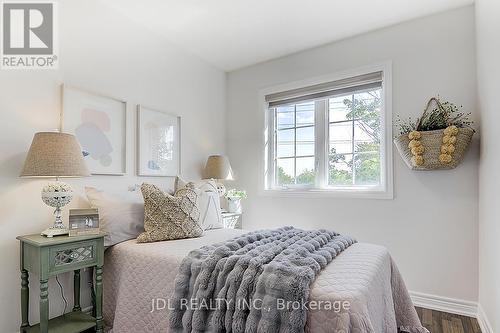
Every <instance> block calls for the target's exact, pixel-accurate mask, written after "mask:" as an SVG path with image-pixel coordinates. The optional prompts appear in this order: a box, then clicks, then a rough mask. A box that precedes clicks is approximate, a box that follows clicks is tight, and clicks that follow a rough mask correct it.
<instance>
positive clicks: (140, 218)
mask: <svg viewBox="0 0 500 333" xmlns="http://www.w3.org/2000/svg"><path fill="white" fill-rule="evenodd" d="M85 193H86V194H87V198H88V200H89V202H90V206H92V207H93V208H97V209H98V211H99V225H100V229H101V230H102V231H103V232H105V233H106V236H104V246H111V245H115V244H117V243H120V242H123V241H126V240H129V239H134V238H137V236H138V235H139V234H140V233H141V232H143V231H144V201H143V200H142V197H141V196H140V195H139V194H138V193H135V192H129V193H123V194H111V193H107V192H104V191H99V190H98V189H96V188H94V187H85Z"/></svg>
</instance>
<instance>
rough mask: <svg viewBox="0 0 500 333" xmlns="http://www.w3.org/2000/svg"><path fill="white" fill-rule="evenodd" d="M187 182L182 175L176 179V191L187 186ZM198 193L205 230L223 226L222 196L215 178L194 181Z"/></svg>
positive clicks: (201, 219)
mask: <svg viewBox="0 0 500 333" xmlns="http://www.w3.org/2000/svg"><path fill="white" fill-rule="evenodd" d="M186 184H187V182H186V181H185V180H183V179H182V178H181V177H179V176H178V177H177V178H176V179H175V191H177V190H179V189H181V188H183V187H185V186H186ZM193 185H194V188H195V190H197V193H198V200H197V206H198V209H199V210H200V225H201V227H202V228H203V230H209V229H220V228H222V227H223V224H222V215H221V209H220V196H219V192H217V184H216V183H215V181H214V180H213V179H208V180H200V181H197V182H193Z"/></svg>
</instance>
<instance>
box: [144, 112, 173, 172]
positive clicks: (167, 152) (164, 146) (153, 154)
mask: <svg viewBox="0 0 500 333" xmlns="http://www.w3.org/2000/svg"><path fill="white" fill-rule="evenodd" d="M180 129H181V119H180V117H179V116H176V115H173V114H169V113H166V112H162V111H158V110H153V109H150V108H147V107H145V106H142V105H137V133H138V136H137V140H138V141H137V153H138V154H137V155H138V160H137V164H138V165H137V174H138V175H139V176H176V175H178V174H179V170H180V137H181V136H180Z"/></svg>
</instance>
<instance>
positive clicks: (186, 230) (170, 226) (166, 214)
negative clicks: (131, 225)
mask: <svg viewBox="0 0 500 333" xmlns="http://www.w3.org/2000/svg"><path fill="white" fill-rule="evenodd" d="M141 191H142V196H143V197H144V230H145V231H144V232H143V233H142V234H140V235H139V237H137V242H139V243H147V242H156V241H162V240H172V239H181V238H192V237H199V236H201V235H202V234H203V229H202V228H201V226H200V225H199V224H198V220H199V218H200V212H199V210H198V207H197V206H196V200H197V197H198V195H197V194H196V191H195V190H194V189H193V188H190V187H186V188H183V189H181V190H179V191H177V192H175V195H173V196H172V195H170V194H168V193H165V192H163V191H162V190H160V189H159V188H158V187H156V186H154V185H152V184H146V183H144V184H142V186H141Z"/></svg>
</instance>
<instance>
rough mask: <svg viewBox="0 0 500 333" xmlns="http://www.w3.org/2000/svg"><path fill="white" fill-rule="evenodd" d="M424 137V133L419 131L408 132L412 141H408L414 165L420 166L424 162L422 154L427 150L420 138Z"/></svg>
mask: <svg viewBox="0 0 500 333" xmlns="http://www.w3.org/2000/svg"><path fill="white" fill-rule="evenodd" d="M421 137H422V134H420V132H418V131H411V132H410V133H409V134H408V139H410V142H409V143H408V148H410V150H411V154H412V155H413V157H412V158H411V163H413V165H414V166H420V165H423V164H424V156H422V154H423V153H424V151H425V148H424V146H422V142H420V138H421Z"/></svg>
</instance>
